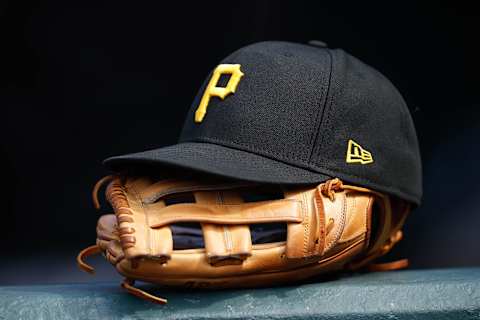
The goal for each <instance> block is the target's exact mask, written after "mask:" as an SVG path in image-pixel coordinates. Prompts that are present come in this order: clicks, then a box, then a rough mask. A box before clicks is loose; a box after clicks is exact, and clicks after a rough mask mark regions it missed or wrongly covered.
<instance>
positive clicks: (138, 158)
mask: <svg viewBox="0 0 480 320" xmlns="http://www.w3.org/2000/svg"><path fill="white" fill-rule="evenodd" d="M103 163H104V165H105V166H106V167H107V168H109V169H111V170H113V171H122V170H128V168H129V167H138V166H140V167H141V166H146V167H148V168H151V169H153V168H155V167H157V166H158V168H160V169H161V168H168V167H177V168H184V169H188V170H193V171H197V172H202V173H208V174H212V175H217V176H221V177H225V178H232V179H239V180H244V181H252V182H260V183H273V184H310V183H320V182H324V181H326V180H328V179H331V177H330V176H328V175H325V174H321V173H317V172H314V171H311V170H308V169H303V168H299V167H296V166H293V165H290V164H287V163H284V162H280V161H277V160H273V159H270V158H267V157H264V156H261V155H258V154H254V153H250V152H247V151H242V150H237V149H233V148H229V147H225V146H222V145H217V144H212V143H203V142H184V143H179V144H176V145H172V146H168V147H164V148H160V149H154V150H149V151H144V152H138V153H132V154H127V155H122V156H116V157H111V158H108V159H106V160H104V162H103ZM152 166H153V167H152Z"/></svg>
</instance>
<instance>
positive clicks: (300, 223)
mask: <svg viewBox="0 0 480 320" xmlns="http://www.w3.org/2000/svg"><path fill="white" fill-rule="evenodd" d="M106 180H111V181H110V183H109V185H108V187H107V190H106V198H107V199H108V201H109V202H110V204H111V205H112V207H113V210H114V214H109V215H104V216H102V217H101V218H100V219H99V221H98V224H97V244H96V245H95V246H92V247H89V248H87V249H85V250H83V251H82V252H81V253H80V254H79V256H78V264H79V266H80V267H81V268H82V269H83V270H86V271H88V272H93V268H91V267H90V266H88V265H87V264H85V263H84V262H83V260H84V257H85V256H88V255H90V254H93V253H97V252H102V253H103V254H104V255H105V257H106V258H107V260H108V261H110V263H112V264H113V265H114V266H115V267H116V269H117V270H118V272H119V273H120V274H122V275H123V276H124V277H125V278H126V280H125V282H124V283H123V284H122V286H123V287H124V288H126V289H127V290H128V291H129V292H130V293H132V294H134V295H137V296H140V297H143V298H145V299H148V300H151V301H154V302H158V303H165V302H166V300H165V299H162V298H158V297H155V296H153V295H150V294H148V293H146V292H144V291H142V290H140V289H137V288H135V287H133V282H134V281H135V280H141V281H146V282H150V283H155V284H160V285H166V286H182V287H198V288H227V287H255V286H269V285H276V284H280V283H285V282H293V281H299V280H303V279H306V278H310V277H312V276H315V275H320V274H326V273H331V272H338V271H342V270H343V271H351V270H357V269H359V268H362V267H365V266H367V265H370V266H371V268H373V269H376V270H383V269H392V268H400V267H404V266H406V261H405V260H401V261H399V262H398V261H397V262H395V263H393V264H384V265H374V266H372V265H371V262H372V261H373V260H374V259H375V258H377V257H379V256H381V255H383V254H385V253H387V252H388V251H389V250H390V249H391V247H392V246H393V245H394V244H395V243H396V242H398V241H399V240H400V239H401V236H402V234H401V231H400V228H401V227H402V226H403V223H404V220H405V217H406V216H407V214H408V212H409V211H410V206H409V204H408V203H406V202H404V201H402V200H398V199H394V198H392V197H389V196H387V195H384V194H380V193H377V192H374V191H371V190H369V189H365V188H362V187H357V186H350V185H346V184H343V183H342V182H341V181H340V180H339V179H332V180H329V181H327V182H325V183H322V184H320V185H318V186H310V187H292V186H289V187H282V186H265V185H253V184H245V183H243V184H242V183H232V182H224V181H190V180H159V181H156V180H153V179H152V178H149V177H109V178H107V179H105V180H103V181H100V183H99V184H97V186H96V188H95V189H94V199H95V202H96V204H97V206H98V200H96V193H97V191H98V189H99V187H100V185H101V183H103V182H105V181H106ZM374 226H375V227H374ZM372 229H374V230H372Z"/></svg>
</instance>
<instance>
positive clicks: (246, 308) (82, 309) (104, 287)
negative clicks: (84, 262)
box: [0, 268, 480, 319]
mask: <svg viewBox="0 0 480 320" xmlns="http://www.w3.org/2000/svg"><path fill="white" fill-rule="evenodd" d="M152 291H153V292H155V293H157V294H159V295H161V296H164V297H167V298H168V300H169V303H168V304H167V305H165V306H160V305H155V304H152V303H149V302H146V301H142V300H140V299H138V298H135V297H133V296H130V295H129V294H127V293H125V292H124V291H123V290H122V289H121V288H120V287H119V284H117V283H100V284H96V285H92V284H71V285H49V286H18V287H15V286H11V287H0V319H115V318H122V319H352V318H355V319H367V318H368V319H387V318H388V319H480V268H470V269H444V270H441V269H440V270H408V271H396V272H384V273H370V274H364V275H358V276H353V277H346V278H342V279H338V280H332V281H328V282H323V283H315V284H303V285H299V286H288V287H280V288H269V289H253V290H228V291H208V292H206V291H194V292H187V291H181V292H175V291H171V290H165V289H164V290H162V289H153V290H152Z"/></svg>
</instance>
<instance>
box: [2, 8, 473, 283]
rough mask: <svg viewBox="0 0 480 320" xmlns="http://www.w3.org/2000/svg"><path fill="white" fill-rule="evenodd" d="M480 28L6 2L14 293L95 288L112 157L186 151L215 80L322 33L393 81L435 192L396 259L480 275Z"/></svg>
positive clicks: (278, 11)
mask: <svg viewBox="0 0 480 320" xmlns="http://www.w3.org/2000/svg"><path fill="white" fill-rule="evenodd" d="M417 2H420V1H417ZM479 31H480V14H479V12H478V11H477V10H475V8H474V7H473V5H472V6H468V5H465V4H462V3H461V1H455V2H454V1H452V2H450V3H443V4H439V3H436V4H428V3H425V2H423V1H422V3H416V2H412V3H410V4H409V3H407V2H405V1H399V2H397V3H396V4H394V3H392V2H390V1H383V3H371V2H367V1H352V2H351V3H349V2H339V1H304V2H302V1H290V2H279V1H255V2H253V1H252V2H248V1H235V2H231V3H230V2H228V1H223V2H219V3H209V2H206V1H201V2H199V1H198V2H197V1H192V2H189V1H181V0H178V1H175V2H170V1H156V2H152V3H145V2H143V1H137V2H131V1H129V2H124V3H119V2H113V1H112V2H100V1H96V2H88V1H42V2H30V3H28V2H21V1H3V2H1V4H0V33H1V39H2V41H1V53H0V106H1V107H0V108H1V109H0V110H1V113H0V114H1V119H2V124H1V126H0V130H1V131H0V133H1V135H0V142H1V144H0V164H1V167H0V168H1V169H2V171H1V172H2V175H1V177H2V179H1V182H2V183H1V185H2V189H3V190H2V192H1V194H0V196H1V199H0V205H1V207H2V208H3V209H2V210H1V217H2V220H1V234H2V237H1V240H2V254H1V256H0V257H1V258H0V260H1V263H0V285H1V284H28V283H31V284H32V283H52V282H75V281H89V279H91V278H90V277H89V276H88V275H84V274H83V273H81V272H80V271H78V270H77V269H76V267H75V262H74V258H75V255H76V253H77V251H78V250H80V249H81V248H83V247H85V246H88V245H90V244H93V243H94V241H95V224H96V220H97V218H98V213H96V212H95V211H94V209H93V207H92V204H91V201H90V190H91V187H92V185H93V184H94V183H95V181H96V180H97V179H98V178H100V177H102V176H103V175H105V174H108V172H107V171H106V170H105V169H104V168H103V167H102V165H101V160H103V159H104V158H106V157H108V156H111V155H117V154H124V153H129V152H135V151H142V150H145V149H149V148H155V147H159V146H165V145H168V144H173V143H175V141H176V138H177V136H178V134H179V132H180V128H181V124H182V123H183V117H184V114H185V113H186V111H187V110H188V108H189V106H190V103H191V101H192V100H193V97H194V95H195V94H196V91H197V90H198V88H199V87H200V84H201V83H202V81H203V80H204V77H205V76H206V75H207V74H208V72H209V71H210V70H212V68H214V67H215V66H216V65H217V64H218V61H219V60H221V59H222V58H223V57H224V56H226V55H227V54H229V53H230V52H232V51H233V50H235V49H237V48H239V47H241V46H244V45H247V44H250V43H252V42H256V41H261V40H288V41H296V42H307V41H308V40H311V39H317V40H322V41H325V42H327V43H328V44H329V46H330V47H342V48H344V49H346V50H347V51H348V52H350V53H351V54H353V55H354V56H357V57H358V58H360V59H361V60H363V61H365V62H366V63H368V64H370V65H372V66H374V67H375V68H377V69H378V70H380V71H381V72H382V73H384V74H385V75H386V76H387V77H388V78H390V79H391V80H392V82H393V83H394V84H395V85H396V86H397V88H398V89H399V90H400V92H401V93H402V94H403V95H404V97H405V100H406V101H407V104H408V105H409V107H410V110H411V112H412V115H413V118H414V121H415V124H416V127H417V132H418V136H419V140H420V145H421V150H422V156H423V165H424V189H425V193H424V202H423V205H422V206H421V207H420V208H418V209H417V210H416V211H414V212H413V214H412V215H411V217H410V219H409V220H408V222H407V227H406V237H405V240H404V241H403V242H402V243H401V245H399V247H398V248H397V250H394V251H395V254H394V255H393V256H392V258H396V257H408V258H410V259H411V263H412V267H414V268H436V267H454V266H474V265H476V266H479V265H480V250H479V241H480V235H479V227H480V214H479V209H478V207H479V205H478V202H479V199H480V198H479V196H480V187H479V183H478V181H480V170H479V167H478V160H479V156H480V151H479V138H480V120H479V117H478V116H479V115H480V111H479V110H480V104H479V101H480V90H479V83H480V58H479V57H480V48H479V41H478V40H479V39H478V34H479ZM93 260H94V264H95V265H96V266H98V267H99V268H100V274H99V276H98V277H97V278H94V280H99V279H112V278H115V277H116V275H115V274H116V272H115V271H114V270H113V269H111V268H110V266H109V265H107V263H106V262H103V261H102V260H101V259H100V258H99V259H93Z"/></svg>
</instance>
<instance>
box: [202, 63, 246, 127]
mask: <svg viewBox="0 0 480 320" xmlns="http://www.w3.org/2000/svg"><path fill="white" fill-rule="evenodd" d="M222 74H230V75H231V76H230V79H229V80H228V83H227V85H226V87H225V88H223V87H217V83H218V80H220V77H221V76H222ZM242 76H243V72H242V71H240V65H239V64H220V65H218V66H217V67H216V68H215V70H214V71H213V75H212V78H211V79H210V81H209V82H208V85H207V88H206V89H205V92H204V93H203V97H202V100H200V104H199V105H198V108H197V111H195V122H197V123H200V122H202V120H203V118H204V117H205V114H206V113H207V106H208V103H209V102H210V98H211V97H219V98H220V99H222V100H223V99H225V97H226V96H228V95H229V94H231V93H234V92H235V90H236V89H237V85H238V83H239V82H240V79H241V78H242Z"/></svg>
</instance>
